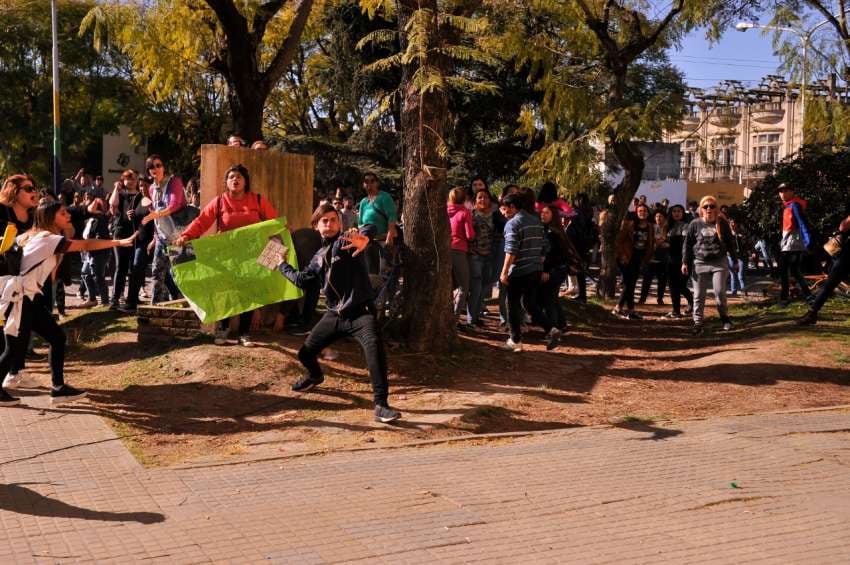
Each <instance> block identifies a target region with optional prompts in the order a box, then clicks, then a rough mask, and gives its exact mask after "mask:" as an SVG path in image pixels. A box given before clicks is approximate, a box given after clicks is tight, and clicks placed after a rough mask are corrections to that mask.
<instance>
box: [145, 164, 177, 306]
mask: <svg viewBox="0 0 850 565" xmlns="http://www.w3.org/2000/svg"><path fill="white" fill-rule="evenodd" d="M145 168H146V169H147V170H148V173H149V174H150V176H151V177H152V178H153V184H152V185H151V190H152V191H153V195H152V197H151V200H152V201H153V211H152V212H151V213H150V214H148V215H147V216H145V217H144V218H142V225H146V224H148V223H149V222H151V221H154V220H157V221H156V222H155V225H156V236H155V238H154V241H155V246H154V252H153V273H152V275H153V296H152V297H151V304H156V303H158V302H165V301H166V300H168V299H169V295H170V297H171V299H172V300H176V299H178V298H180V297H181V296H182V295H181V294H180V290H179V289H178V288H177V285H176V284H175V282H174V278H173V277H172V276H171V259H170V258H169V256H168V254H167V253H166V249H167V247H168V245H169V244H170V243H171V241H172V240H173V239H174V238H176V237H177V230H176V227H175V225H174V221H173V220H172V219H171V218H170V216H171V215H172V214H176V213H177V212H179V211H180V210H182V209H183V208H185V207H186V193H185V191H184V190H183V181H182V180H181V179H180V177H178V176H176V175H168V174H166V171H165V163H164V162H163V160H162V157H160V156H159V155H157V154H153V155H151V156H149V157H148V158H147V160H146V161H145Z"/></svg>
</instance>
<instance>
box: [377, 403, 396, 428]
mask: <svg viewBox="0 0 850 565" xmlns="http://www.w3.org/2000/svg"><path fill="white" fill-rule="evenodd" d="M399 418H401V412H399V411H398V410H394V409H393V408H390V407H389V406H375V421H376V422H381V423H382V424H389V423H390V422H395V421H396V420H398V419H399Z"/></svg>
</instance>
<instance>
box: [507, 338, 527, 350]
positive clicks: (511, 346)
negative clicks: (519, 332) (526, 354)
mask: <svg viewBox="0 0 850 565" xmlns="http://www.w3.org/2000/svg"><path fill="white" fill-rule="evenodd" d="M502 349H504V350H505V351H513V352H514V353H519V352H520V351H522V343H516V342H514V340H512V339H511V338H508V341H506V342H505V343H503V344H502Z"/></svg>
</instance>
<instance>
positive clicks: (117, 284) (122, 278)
mask: <svg viewBox="0 0 850 565" xmlns="http://www.w3.org/2000/svg"><path fill="white" fill-rule="evenodd" d="M112 251H113V252H114V253H115V274H114V275H112V304H115V305H117V304H118V301H119V300H120V299H121V297H122V296H123V295H124V287H125V285H126V284H127V274H128V273H129V272H130V267H131V266H132V263H133V251H134V249H133V248H132V247H116V248H115V249H113V250H112ZM131 286H132V285H131Z"/></svg>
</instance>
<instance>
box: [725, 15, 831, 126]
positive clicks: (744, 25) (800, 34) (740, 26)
mask: <svg viewBox="0 0 850 565" xmlns="http://www.w3.org/2000/svg"><path fill="white" fill-rule="evenodd" d="M828 23H829V20H823V21H822V22H819V23H817V24H815V25H814V26H813V27H811V28H809V29H808V30H805V29H797V28H793V27H783V26H771V25H766V26H764V25H759V24H757V23H753V22H738V23H737V24H735V29H737V30H738V31H740V32H745V31H747V30H748V29H771V30H775V31H787V32H789V33H793V34H794V35H796V36H797V38H798V39H799V40H800V43H802V44H803V84H802V88H801V89H800V114H801V118H802V121H803V128H802V130H801V131H802V133H801V139H802V140H803V141H804V142H805V136H806V89H807V88H808V84H809V45H810V44H811V42H812V36H813V35H814V33H815V32H816V31H817V30H818V29H820V28H821V26H824V25H826V24H828Z"/></svg>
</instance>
